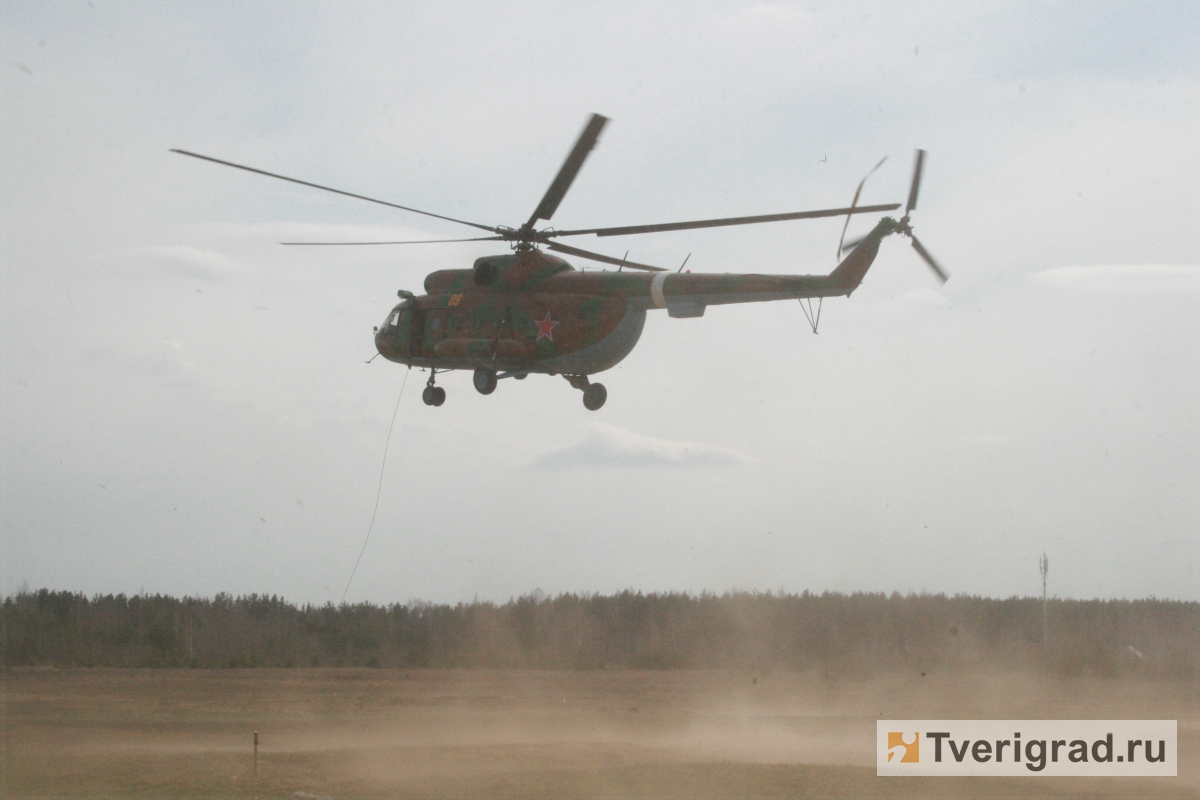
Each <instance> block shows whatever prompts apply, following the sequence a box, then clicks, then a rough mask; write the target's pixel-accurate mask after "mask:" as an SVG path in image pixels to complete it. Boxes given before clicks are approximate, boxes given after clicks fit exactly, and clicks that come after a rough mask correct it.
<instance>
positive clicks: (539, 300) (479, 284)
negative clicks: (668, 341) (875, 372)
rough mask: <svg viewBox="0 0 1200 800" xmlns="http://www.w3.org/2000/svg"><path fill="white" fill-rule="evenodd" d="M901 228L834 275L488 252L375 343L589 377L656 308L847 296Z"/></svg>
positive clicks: (431, 361) (632, 341) (419, 360)
mask: <svg viewBox="0 0 1200 800" xmlns="http://www.w3.org/2000/svg"><path fill="white" fill-rule="evenodd" d="M895 226H896V222H895V221H894V220H891V219H890V218H884V219H883V220H881V221H880V223H879V224H878V225H877V226H876V227H875V229H874V230H873V231H872V232H871V233H870V234H869V235H868V236H867V238H866V239H864V240H863V242H862V243H861V244H860V245H859V246H858V247H856V248H855V249H854V250H853V251H852V252H851V253H850V254H849V255H848V256H846V258H845V259H844V260H843V261H842V263H841V264H839V265H838V266H837V268H836V269H835V270H834V271H833V272H831V273H830V274H829V275H758V274H717V275H714V274H691V273H687V274H676V273H667V272H658V273H645V272H632V271H630V272H625V271H612V270H592V271H587V272H581V271H579V270H576V269H575V268H574V267H572V266H571V265H570V264H568V263H567V262H566V261H564V260H563V259H561V258H558V257H557V256H553V255H550V254H548V253H545V252H542V251H541V250H537V249H528V250H519V251H517V252H515V253H512V254H505V255H495V256H486V257H484V258H480V259H477V260H476V261H475V264H474V266H473V267H472V268H471V269H459V270H439V271H437V272H433V273H430V275H428V276H427V277H426V278H425V291H426V294H424V295H422V296H420V297H410V298H407V299H405V300H404V301H403V302H402V303H400V304H399V305H397V306H396V307H395V308H394V309H392V312H391V313H390V314H389V315H388V318H387V320H386V321H385V323H384V325H383V326H382V327H381V328H379V329H378V330H377V331H376V334H375V346H376V348H377V349H378V350H379V352H380V354H382V355H383V357H384V358H386V359H388V360H389V361H394V362H396V363H398V364H405V365H408V366H413V367H425V368H434V369H438V370H451V369H471V370H473V369H476V368H478V367H483V368H484V369H488V370H492V371H495V372H503V371H514V372H542V373H548V374H551V375H556V374H565V375H591V374H595V373H597V372H602V371H604V370H606V369H610V368H611V367H613V366H615V365H616V364H617V363H619V362H620V361H621V360H622V359H623V358H624V357H625V356H627V355H629V353H630V352H631V351H632V350H633V348H634V346H635V345H636V344H637V341H638V338H639V337H640V336H641V332H642V326H643V325H644V323H645V314H646V312H647V311H649V310H654V309H660V308H665V309H666V310H667V313H668V314H669V315H670V316H673V317H698V316H702V315H703V313H704V309H705V308H707V307H708V306H710V305H724V304H727V303H759V302H765V301H770V300H796V299H801V298H806V297H840V296H847V297H848V296H849V295H850V294H851V293H852V292H853V291H854V290H855V289H856V288H858V285H859V284H860V283H861V282H862V279H863V276H864V275H866V272H867V270H868V269H869V268H870V266H871V264H872V263H873V262H874V260H875V255H876V253H877V252H878V250H879V243H880V241H881V240H882V238H883V237H884V236H886V235H887V234H889V233H892V232H894V230H895Z"/></svg>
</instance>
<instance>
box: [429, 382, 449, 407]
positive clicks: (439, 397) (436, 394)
mask: <svg viewBox="0 0 1200 800" xmlns="http://www.w3.org/2000/svg"><path fill="white" fill-rule="evenodd" d="M444 402H446V390H445V389H443V388H442V387H440V386H434V387H433V402H431V403H430V405H432V406H440V405H441V404H442V403H444Z"/></svg>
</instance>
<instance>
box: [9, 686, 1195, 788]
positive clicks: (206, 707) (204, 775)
mask: <svg viewBox="0 0 1200 800" xmlns="http://www.w3.org/2000/svg"><path fill="white" fill-rule="evenodd" d="M5 699H6V703H7V708H8V726H7V731H6V752H7V760H8V765H7V767H8V768H7V770H6V772H7V774H8V777H7V791H8V796H10V797H28V796H35V795H42V796H44V795H60V796H80V795H96V794H104V795H114V796H131V795H154V796H177V795H191V796H195V795H197V794H200V795H223V796H276V797H279V796H291V795H292V793H293V792H296V791H305V792H310V793H313V794H318V795H325V796H330V797H334V798H344V797H407V796H425V797H429V796H435V797H444V796H494V795H507V796H546V797H549V796H555V797H559V796H575V797H623V796H646V795H654V796H679V797H684V796H686V797H711V798H717V797H735V796H747V795H758V796H825V795H829V794H837V795H841V796H878V795H879V794H889V795H898V796H926V795H929V794H937V795H951V796H981V795H988V796H1023V797H1024V796H1030V795H1038V796H1067V795H1074V794H1079V793H1081V792H1082V793H1087V794H1091V795H1101V796H1136V795H1138V794H1142V795H1147V796H1150V795H1152V796H1156V797H1164V796H1165V797H1170V796H1180V797H1184V796H1195V792H1196V791H1197V789H1198V788H1200V786H1198V784H1197V752H1198V748H1197V744H1198V743H1200V737H1198V730H1200V725H1198V721H1200V713H1198V712H1200V701H1198V697H1197V691H1196V684H1195V682H1194V681H1190V680H1189V681H1157V680H1145V679H1137V678H1126V679H1121V678H1096V677H1092V678H1062V677H1057V676H1055V677H1049V676H1038V675H1033V674H1014V673H988V672H980V673H971V674H966V673H958V674H950V673H937V674H935V673H926V674H924V675H922V674H921V673H919V672H910V673H900V672H897V673H887V674H877V675H874V676H871V677H867V678H854V677H837V676H831V675H828V674H825V675H822V674H819V673H815V672H790V671H781V670H767V669H763V670H753V669H749V670H745V669H743V670H588V671H582V670H577V671H565V670H559V671H549V670H546V671H543V670H365V669H316V670H309V669H304V670H296V669H293V670H268V669H259V670H102V669H96V670H53V669H41V670H24V669H21V670H10V671H9V672H8V673H7V676H6V689H5ZM970 717H983V718H1067V719H1071V718H1088V717H1093V718H1095V717H1100V718H1107V717H1117V718H1120V717H1125V718H1169V719H1178V720H1179V721H1180V726H1179V731H1180V742H1179V751H1180V756H1181V764H1180V777H1178V778H1174V779H1143V780H1137V779H1125V780H1122V781H1108V782H1105V781H1103V780H1101V779H1092V780H1086V781H1085V780H1070V779H1063V778H1036V777H1031V778H1023V779H945V778H943V779H916V778H913V779H909V778H903V779H901V778H877V777H875V774H874V771H875V770H874V731H875V720H876V719H879V718H970ZM255 730H257V731H258V732H259V736H260V741H261V747H260V749H259V758H258V768H257V769H258V771H257V774H255V772H254V766H253V761H252V759H253V756H252V744H251V741H252V739H251V737H252V732H253V731H255Z"/></svg>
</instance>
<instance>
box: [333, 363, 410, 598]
mask: <svg viewBox="0 0 1200 800" xmlns="http://www.w3.org/2000/svg"><path fill="white" fill-rule="evenodd" d="M372 360H373V359H372ZM367 363H368V364H369V363H371V362H370V361H368V362H367ZM411 372H412V367H409V368H408V369H406V370H405V371H404V380H403V381H401V382H400V394H399V396H397V397H396V408H395V410H393V411H392V422H391V424H390V425H388V432H387V439H386V440H384V443H383V462H382V463H381V464H380V465H379V485H378V486H376V487H375V508H373V509H372V510H371V524H370V525H368V526H367V538H366V539H364V540H363V544H362V549H361V550H359V551H358V558H357V559H356V560H355V561H354V569H352V570H350V580H348V581H346V588H345V589H343V590H342V599H341V602H342V603H345V602H346V593H347V592H349V591H350V584H351V583H353V582H354V574H355V573H356V572H358V565H359V564H360V563H361V562H362V557H363V553H365V552H367V542H369V541H371V531H373V530H375V515H376V514H378V513H379V497H380V495H382V494H383V473H384V470H385V469H386V467H387V454H388V447H389V446H390V445H391V443H392V429H393V428H395V427H396V415H397V414H399V413H400V399H401V398H402V397H404V387H405V386H407V385H408V376H409V373H411Z"/></svg>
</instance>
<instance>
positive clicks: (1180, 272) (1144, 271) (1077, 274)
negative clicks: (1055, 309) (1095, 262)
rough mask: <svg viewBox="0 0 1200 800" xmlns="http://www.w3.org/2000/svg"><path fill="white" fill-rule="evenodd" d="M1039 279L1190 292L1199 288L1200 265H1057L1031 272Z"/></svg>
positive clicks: (1080, 285) (1110, 289)
mask: <svg viewBox="0 0 1200 800" xmlns="http://www.w3.org/2000/svg"><path fill="white" fill-rule="evenodd" d="M1032 277H1033V279H1034V280H1035V281H1037V282H1038V283H1047V284H1050V285H1051V286H1068V287H1071V288H1077V289H1089V290H1092V291H1098V292H1187V291H1196V290H1197V289H1200V267H1198V266H1193V265H1185V264H1127V265H1119V266H1093V267H1055V268H1054V269H1047V270H1042V271H1041V272H1037V273H1034V275H1033V276H1032Z"/></svg>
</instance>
